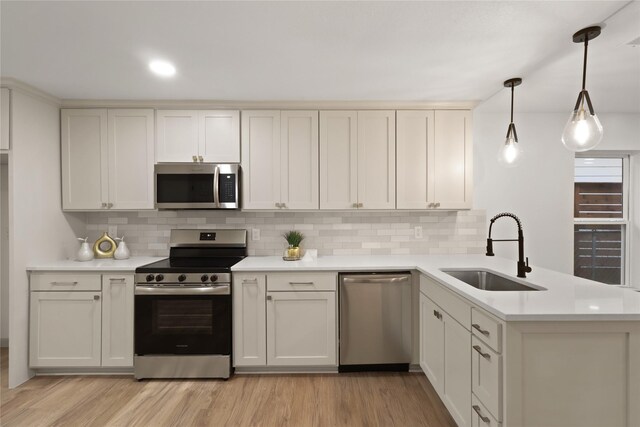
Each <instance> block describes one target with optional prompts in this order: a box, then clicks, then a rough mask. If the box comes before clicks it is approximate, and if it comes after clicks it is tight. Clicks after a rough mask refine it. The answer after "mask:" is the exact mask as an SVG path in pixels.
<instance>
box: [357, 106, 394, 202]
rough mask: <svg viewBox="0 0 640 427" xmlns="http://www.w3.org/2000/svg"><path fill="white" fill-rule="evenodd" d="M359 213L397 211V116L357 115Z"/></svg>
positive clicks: (389, 113)
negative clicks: (362, 210) (375, 210)
mask: <svg viewBox="0 0 640 427" xmlns="http://www.w3.org/2000/svg"><path fill="white" fill-rule="evenodd" d="M358 203H359V208H360V209H395V207H396V113H395V111H359V112H358Z"/></svg>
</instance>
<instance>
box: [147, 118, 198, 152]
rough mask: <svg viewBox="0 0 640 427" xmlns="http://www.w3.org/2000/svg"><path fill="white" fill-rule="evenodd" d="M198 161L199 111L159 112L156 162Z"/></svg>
mask: <svg viewBox="0 0 640 427" xmlns="http://www.w3.org/2000/svg"><path fill="white" fill-rule="evenodd" d="M194 156H195V158H194ZM197 159H198V111H193V110H157V111H156V162H158V163H162V162H193V161H194V160H197Z"/></svg>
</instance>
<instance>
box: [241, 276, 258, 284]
mask: <svg viewBox="0 0 640 427" xmlns="http://www.w3.org/2000/svg"><path fill="white" fill-rule="evenodd" d="M242 283H258V278H257V277H256V278H255V279H242Z"/></svg>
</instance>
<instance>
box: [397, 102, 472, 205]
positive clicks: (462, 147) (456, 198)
mask: <svg viewBox="0 0 640 427" xmlns="http://www.w3.org/2000/svg"><path fill="white" fill-rule="evenodd" d="M397 114H398V116H397V117H398V123H397V138H398V140H397V154H398V162H397V174H398V183H397V196H398V200H397V207H398V209H469V208H471V203H472V200H471V197H472V194H471V193H472V173H473V172H472V161H473V159H472V151H471V113H470V112H469V111H468V110H450V111H440V110H437V111H435V112H434V111H429V110H423V111H398V113H397Z"/></svg>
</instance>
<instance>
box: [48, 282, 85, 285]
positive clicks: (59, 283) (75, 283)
mask: <svg viewBox="0 0 640 427" xmlns="http://www.w3.org/2000/svg"><path fill="white" fill-rule="evenodd" d="M49 283H51V284H52V285H53V286H75V285H77V284H78V282H49Z"/></svg>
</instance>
